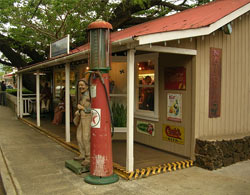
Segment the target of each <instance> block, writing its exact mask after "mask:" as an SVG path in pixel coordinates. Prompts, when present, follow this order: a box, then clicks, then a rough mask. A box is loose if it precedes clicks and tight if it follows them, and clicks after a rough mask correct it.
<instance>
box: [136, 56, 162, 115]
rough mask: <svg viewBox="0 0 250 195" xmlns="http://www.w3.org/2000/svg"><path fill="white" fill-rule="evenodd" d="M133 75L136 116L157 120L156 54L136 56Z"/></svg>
mask: <svg viewBox="0 0 250 195" xmlns="http://www.w3.org/2000/svg"><path fill="white" fill-rule="evenodd" d="M135 75H136V86H135V87H136V100H135V103H136V110H135V115H136V117H138V118H144V119H148V120H158V106H157V105H158V55H157V54H148V55H146V54H145V55H139V56H136V74H135Z"/></svg>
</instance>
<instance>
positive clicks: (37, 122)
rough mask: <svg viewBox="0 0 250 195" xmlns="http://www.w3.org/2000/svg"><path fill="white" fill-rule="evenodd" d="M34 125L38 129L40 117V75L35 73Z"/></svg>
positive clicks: (37, 72)
mask: <svg viewBox="0 0 250 195" xmlns="http://www.w3.org/2000/svg"><path fill="white" fill-rule="evenodd" d="M36 124H37V126H38V127H40V125H41V117H40V73H39V70H37V71H36Z"/></svg>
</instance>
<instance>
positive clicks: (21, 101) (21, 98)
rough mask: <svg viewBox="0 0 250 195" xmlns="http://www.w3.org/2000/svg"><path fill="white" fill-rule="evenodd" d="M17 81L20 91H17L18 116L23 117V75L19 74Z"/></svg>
mask: <svg viewBox="0 0 250 195" xmlns="http://www.w3.org/2000/svg"><path fill="white" fill-rule="evenodd" d="M19 82H20V92H19V95H20V98H19V101H20V104H19V105H20V118H23V75H22V74H20V77H19Z"/></svg>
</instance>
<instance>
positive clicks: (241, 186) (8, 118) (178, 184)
mask: <svg viewBox="0 0 250 195" xmlns="http://www.w3.org/2000/svg"><path fill="white" fill-rule="evenodd" d="M74 156H75V154H74V153H72V152H71V151H69V150H67V149H65V148H64V147H62V146H61V145H59V144H58V143H56V142H54V141H53V140H51V139H50V138H48V137H47V136H45V135H43V134H41V133H39V132H38V131H36V130H35V129H33V128H32V127H30V126H28V125H26V124H24V123H23V122H22V121H20V120H18V119H17V118H16V117H15V114H14V113H13V112H12V111H11V110H10V109H9V108H7V107H3V106H0V171H1V176H2V180H3V183H4V186H5V190H6V192H7V194H11V195H12V194H20V195H21V194H24V195H40V194H58V195H67V194H69V195H78V194H79V195H81V194H86V195H89V194H95V195H96V194H97V195H98V194H100V195H101V194H108V195H116V194H129V195H138V194H146V195H155V194H157V195H161V194H162V195H165V194H171V195H172V194H185V195H186V194H192V195H195V194H213V195H216V194H218V195H224V194H235V195H236V194H237V195H249V194H250V161H244V162H240V163H237V164H235V165H232V166H229V167H226V168H223V169H219V170H216V171H207V170H204V169H200V168H198V167H192V168H187V169H183V170H177V171H174V172H169V173H164V174H160V175H156V176H151V177H148V178H144V179H139V180H134V181H126V180H124V179H122V178H120V180H119V182H117V183H115V184H110V185H104V186H95V185H89V184H87V183H85V182H84V181H83V177H85V176H86V175H87V174H83V175H81V176H78V175H75V174H74V173H72V172H71V171H70V170H68V169H66V168H65V167H64V163H65V160H68V159H72V158H73V157H74Z"/></svg>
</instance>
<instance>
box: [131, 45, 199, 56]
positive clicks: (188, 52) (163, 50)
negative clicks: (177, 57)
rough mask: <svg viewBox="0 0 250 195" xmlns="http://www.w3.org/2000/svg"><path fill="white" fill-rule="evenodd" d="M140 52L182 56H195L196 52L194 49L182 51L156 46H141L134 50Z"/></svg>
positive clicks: (176, 48)
mask: <svg viewBox="0 0 250 195" xmlns="http://www.w3.org/2000/svg"><path fill="white" fill-rule="evenodd" d="M135 49H136V50H140V51H149V52H159V53H174V54H182V55H192V56H195V55H197V50H195V49H184V48H178V47H163V46H157V45H155V46H154V45H153V46H150V45H142V46H138V47H136V48H135Z"/></svg>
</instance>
